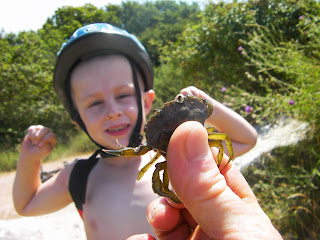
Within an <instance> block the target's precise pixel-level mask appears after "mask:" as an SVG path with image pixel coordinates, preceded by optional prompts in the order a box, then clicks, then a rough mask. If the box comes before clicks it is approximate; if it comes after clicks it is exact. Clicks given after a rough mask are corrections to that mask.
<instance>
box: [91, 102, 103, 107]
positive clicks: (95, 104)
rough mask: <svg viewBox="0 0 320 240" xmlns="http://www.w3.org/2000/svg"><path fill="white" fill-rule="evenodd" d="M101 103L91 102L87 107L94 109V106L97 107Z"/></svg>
mask: <svg viewBox="0 0 320 240" xmlns="http://www.w3.org/2000/svg"><path fill="white" fill-rule="evenodd" d="M101 103H102V102H101V101H96V102H92V103H91V104H90V105H89V107H94V106H98V105H99V104H101Z"/></svg>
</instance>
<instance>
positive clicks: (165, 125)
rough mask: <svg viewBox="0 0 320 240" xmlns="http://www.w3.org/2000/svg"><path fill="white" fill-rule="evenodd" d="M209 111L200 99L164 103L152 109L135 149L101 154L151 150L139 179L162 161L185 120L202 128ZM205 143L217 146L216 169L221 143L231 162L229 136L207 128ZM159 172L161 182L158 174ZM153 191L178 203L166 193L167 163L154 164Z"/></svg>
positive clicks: (127, 155)
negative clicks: (152, 155)
mask: <svg viewBox="0 0 320 240" xmlns="http://www.w3.org/2000/svg"><path fill="white" fill-rule="evenodd" d="M212 111H213V106H212V104H211V103H210V102H209V101H208V100H206V99H204V98H200V97H195V96H180V95H179V96H178V98H177V99H176V100H173V101H170V102H167V103H165V104H164V105H163V106H162V108H161V109H160V110H155V111H154V115H153V116H152V117H151V119H150V120H149V121H148V122H147V124H146V126H145V134H146V135H145V137H146V142H145V143H144V144H142V145H140V146H138V147H136V148H130V147H122V146H120V145H119V149H117V150H107V149H103V151H104V152H106V153H108V154H111V155H113V156H124V157H132V156H141V155H144V154H145V153H147V152H148V151H151V150H155V151H156V154H155V156H154V157H153V158H152V159H151V160H150V161H149V162H148V163H147V164H146V165H145V166H144V167H143V168H142V169H141V170H140V172H139V174H138V177H137V180H140V179H141V178H142V176H143V175H144V174H145V173H146V172H147V170H148V169H149V168H150V166H152V165H153V164H154V163H155V162H156V161H157V160H158V158H159V157H161V156H163V157H164V158H166V152H167V148H168V144H169V140H170V137H171V135H172V134H173V132H174V130H175V129H176V128H177V127H178V126H179V125H180V124H182V123H184V122H186V121H198V122H200V123H201V124H202V125H204V122H205V120H206V119H207V118H208V117H209V116H211V114H212ZM207 132H208V143H209V146H210V147H218V148H219V152H218V156H217V160H216V161H217V165H218V167H220V164H221V162H222V158H223V153H224V147H223V144H222V142H223V141H225V142H226V146H227V149H228V152H229V155H230V157H229V161H228V162H227V164H229V162H230V161H231V160H232V159H233V148H232V144H231V140H230V138H229V136H228V135H227V134H225V133H217V132H215V129H214V128H213V127H209V128H207ZM162 170H163V178H162V181H161V179H160V171H162ZM152 189H153V191H154V192H155V193H156V194H158V195H160V196H163V197H168V198H170V199H171V200H172V201H174V202H176V203H181V201H180V200H179V198H178V197H177V196H176V195H175V193H174V192H172V191H171V190H169V177H168V173H167V162H166V161H164V162H160V163H157V164H156V165H155V171H154V173H153V176H152Z"/></svg>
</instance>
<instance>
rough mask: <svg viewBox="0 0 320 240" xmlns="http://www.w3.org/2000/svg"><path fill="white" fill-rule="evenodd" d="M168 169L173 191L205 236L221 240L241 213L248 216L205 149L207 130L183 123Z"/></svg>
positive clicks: (173, 139) (171, 148)
mask: <svg viewBox="0 0 320 240" xmlns="http://www.w3.org/2000/svg"><path fill="white" fill-rule="evenodd" d="M167 166H168V173H169V177H170V181H171V184H172V186H173V188H174V190H175V192H176V193H177V195H178V197H179V198H180V200H181V201H182V202H183V203H184V205H185V207H186V208H187V209H188V211H189V212H190V213H191V215H192V216H193V217H194V219H195V220H196V221H197V223H198V224H199V225H200V226H201V228H202V229H203V231H204V232H205V233H206V234H207V235H208V236H210V237H214V238H218V239H220V238H222V237H223V236H225V235H226V233H228V232H234V230H235V229H234V227H235V226H239V222H241V216H242V213H243V215H247V214H248V212H247V211H246V209H248V207H247V206H246V204H245V202H243V201H242V200H241V198H240V197H239V196H237V195H236V194H235V193H234V192H233V191H232V190H231V189H230V188H229V187H228V186H227V183H226V179H225V177H224V176H223V175H222V174H221V173H220V171H219V168H218V167H217V165H216V163H215V160H214V158H213V155H212V151H211V149H210V148H209V146H208V134H207V131H206V130H205V128H204V127H203V126H202V125H201V124H200V123H198V122H186V123H184V124H182V125H180V126H179V127H178V128H177V129H176V130H175V132H174V133H173V135H172V137H171V139H170V143H169V147H168V151H167ZM235 212H236V213H237V217H234V215H235Z"/></svg>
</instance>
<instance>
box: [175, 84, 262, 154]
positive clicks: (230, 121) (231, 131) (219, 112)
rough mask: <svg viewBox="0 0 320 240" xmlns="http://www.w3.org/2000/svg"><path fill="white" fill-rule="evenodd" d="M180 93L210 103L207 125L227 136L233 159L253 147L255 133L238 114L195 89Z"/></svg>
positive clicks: (184, 90) (255, 139) (185, 89)
mask: <svg viewBox="0 0 320 240" xmlns="http://www.w3.org/2000/svg"><path fill="white" fill-rule="evenodd" d="M180 93H181V94H183V95H194V96H198V97H202V98H205V99H207V100H209V101H210V102H211V103H212V105H213V112H212V115H211V116H210V117H209V118H208V119H207V123H209V124H211V125H213V126H214V127H215V128H216V129H217V130H218V131H219V132H221V133H226V134H228V136H229V137H230V139H231V141H232V146H233V151H234V157H237V156H240V155H242V154H244V153H246V152H248V151H249V150H250V149H251V148H253V147H254V145H255V144H256V141H257V137H258V134H257V131H256V130H255V129H254V128H253V127H252V126H251V124H250V123H248V122H247V121H246V120H245V119H244V118H243V117H242V116H240V115H239V114H238V113H236V112H235V111H233V110H231V109H230V108H228V107H226V106H224V105H223V104H221V103H219V102H218V101H216V100H215V99H213V98H211V97H210V96H209V95H208V94H206V93H205V92H203V91H202V90H199V89H198V88H196V87H193V86H191V87H187V88H184V89H182V90H181V91H180Z"/></svg>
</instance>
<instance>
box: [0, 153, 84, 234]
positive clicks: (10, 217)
mask: <svg viewBox="0 0 320 240" xmlns="http://www.w3.org/2000/svg"><path fill="white" fill-rule="evenodd" d="M73 160H74V157H73V158H70V159H63V160H61V161H57V162H53V163H46V164H44V166H43V168H44V170H45V171H50V170H53V169H56V168H58V167H62V166H63V162H64V161H67V162H71V161H73ZM14 175H15V172H10V173H4V174H0V239H1V240H2V239H3V240H27V239H28V240H32V239H37V240H49V239H59V240H64V239H66V240H67V239H68V240H69V239H85V233H84V229H83V224H82V220H81V218H80V217H79V215H78V213H77V211H76V208H75V207H74V205H73V204H70V205H69V206H67V207H66V208H64V209H62V210H60V211H58V212H55V213H52V214H48V215H44V216H39V217H20V216H19V215H18V214H17V213H16V212H15V210H14V207H13V203H12V185H13V180H14Z"/></svg>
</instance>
